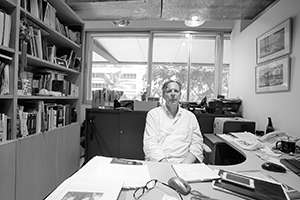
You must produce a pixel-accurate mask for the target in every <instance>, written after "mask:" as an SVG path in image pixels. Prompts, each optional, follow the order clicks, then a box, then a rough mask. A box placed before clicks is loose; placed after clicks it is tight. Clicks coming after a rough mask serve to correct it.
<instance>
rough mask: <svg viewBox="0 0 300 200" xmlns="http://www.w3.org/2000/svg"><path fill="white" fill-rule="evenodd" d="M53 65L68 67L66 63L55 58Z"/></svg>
mask: <svg viewBox="0 0 300 200" xmlns="http://www.w3.org/2000/svg"><path fill="white" fill-rule="evenodd" d="M55 63H56V64H58V65H60V66H63V67H66V68H67V67H68V63H67V61H66V60H64V59H61V58H55Z"/></svg>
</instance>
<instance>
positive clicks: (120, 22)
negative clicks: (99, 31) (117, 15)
mask: <svg viewBox="0 0 300 200" xmlns="http://www.w3.org/2000/svg"><path fill="white" fill-rule="evenodd" d="M111 23H112V24H113V25H115V26H118V27H125V26H129V24H130V21H129V20H128V19H120V20H113V21H111Z"/></svg>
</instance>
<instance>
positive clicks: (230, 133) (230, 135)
mask: <svg viewBox="0 0 300 200" xmlns="http://www.w3.org/2000/svg"><path fill="white" fill-rule="evenodd" d="M227 134H228V135H230V136H231V137H233V138H238V137H237V136H235V135H233V134H232V133H229V132H228V133H227Z"/></svg>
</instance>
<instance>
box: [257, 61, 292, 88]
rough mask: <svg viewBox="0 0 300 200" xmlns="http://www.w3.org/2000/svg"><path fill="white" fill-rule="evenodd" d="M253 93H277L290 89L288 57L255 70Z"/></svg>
mask: <svg viewBox="0 0 300 200" xmlns="http://www.w3.org/2000/svg"><path fill="white" fill-rule="evenodd" d="M255 85H256V86H255V92H256V93H264V92H279V91H288V90H289V89H290V56H289V55H287V56H283V57H281V58H278V59H274V60H272V61H270V62H267V63H264V64H262V65H260V66H257V67H256V68H255Z"/></svg>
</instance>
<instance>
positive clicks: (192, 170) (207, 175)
mask: <svg viewBox="0 0 300 200" xmlns="http://www.w3.org/2000/svg"><path fill="white" fill-rule="evenodd" d="M172 168H173V170H174V172H175V173H176V175H177V176H178V177H180V178H183V179H184V180H186V181H187V182H199V181H200V182H201V181H210V180H214V179H218V178H220V176H219V175H218V174H217V173H216V172H214V171H213V170H212V169H211V168H209V167H208V166H207V165H206V164H204V163H197V164H175V165H172Z"/></svg>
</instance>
